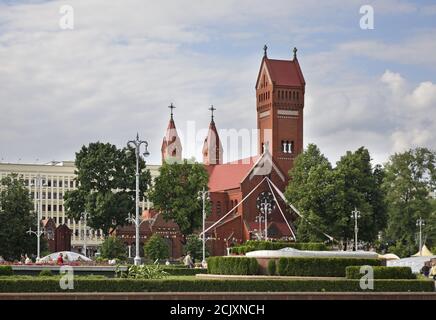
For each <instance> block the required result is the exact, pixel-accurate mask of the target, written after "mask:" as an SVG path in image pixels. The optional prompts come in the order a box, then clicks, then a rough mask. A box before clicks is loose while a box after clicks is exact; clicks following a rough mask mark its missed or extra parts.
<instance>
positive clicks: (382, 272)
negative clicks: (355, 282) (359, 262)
mask: <svg viewBox="0 0 436 320" xmlns="http://www.w3.org/2000/svg"><path fill="white" fill-rule="evenodd" d="M360 267H361V266H349V267H347V268H346V269H345V274H346V278H347V279H360V278H362V276H363V275H364V274H365V273H360ZM373 271H374V279H416V275H415V274H413V273H412V269H411V268H410V267H377V266H376V267H373Z"/></svg>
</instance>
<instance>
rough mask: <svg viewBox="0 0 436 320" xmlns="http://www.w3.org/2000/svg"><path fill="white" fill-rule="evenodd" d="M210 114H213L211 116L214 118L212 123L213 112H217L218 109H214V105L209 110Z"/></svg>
mask: <svg viewBox="0 0 436 320" xmlns="http://www.w3.org/2000/svg"><path fill="white" fill-rule="evenodd" d="M209 110H210V112H211V116H212V122H213V112H214V111H215V110H216V108H214V106H213V105H211V106H210V108H209Z"/></svg>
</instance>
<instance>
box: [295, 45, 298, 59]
mask: <svg viewBox="0 0 436 320" xmlns="http://www.w3.org/2000/svg"><path fill="white" fill-rule="evenodd" d="M297 51H298V49H297V48H296V47H294V60H295V59H297Z"/></svg>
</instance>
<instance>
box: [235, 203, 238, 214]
mask: <svg viewBox="0 0 436 320" xmlns="http://www.w3.org/2000/svg"><path fill="white" fill-rule="evenodd" d="M237 205H238V200H235V206H237ZM238 208H239V207H236V208H235V213H238Z"/></svg>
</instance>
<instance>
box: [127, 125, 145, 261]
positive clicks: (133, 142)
mask: <svg viewBox="0 0 436 320" xmlns="http://www.w3.org/2000/svg"><path fill="white" fill-rule="evenodd" d="M141 145H144V146H145V152H144V157H147V156H149V155H150V153H149V152H148V142H147V141H141V140H139V134H138V133H137V134H136V139H135V140H130V141H129V142H127V146H128V147H131V148H134V149H135V155H136V173H135V177H136V190H135V191H136V193H135V207H136V217H135V220H133V219H132V218H128V220H130V221H131V222H134V224H135V229H136V230H135V231H136V242H135V243H136V248H135V249H136V255H135V258H134V263H135V265H140V264H141V257H140V256H139V227H140V225H141V223H140V222H139V159H140V157H141V155H140V148H141Z"/></svg>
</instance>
